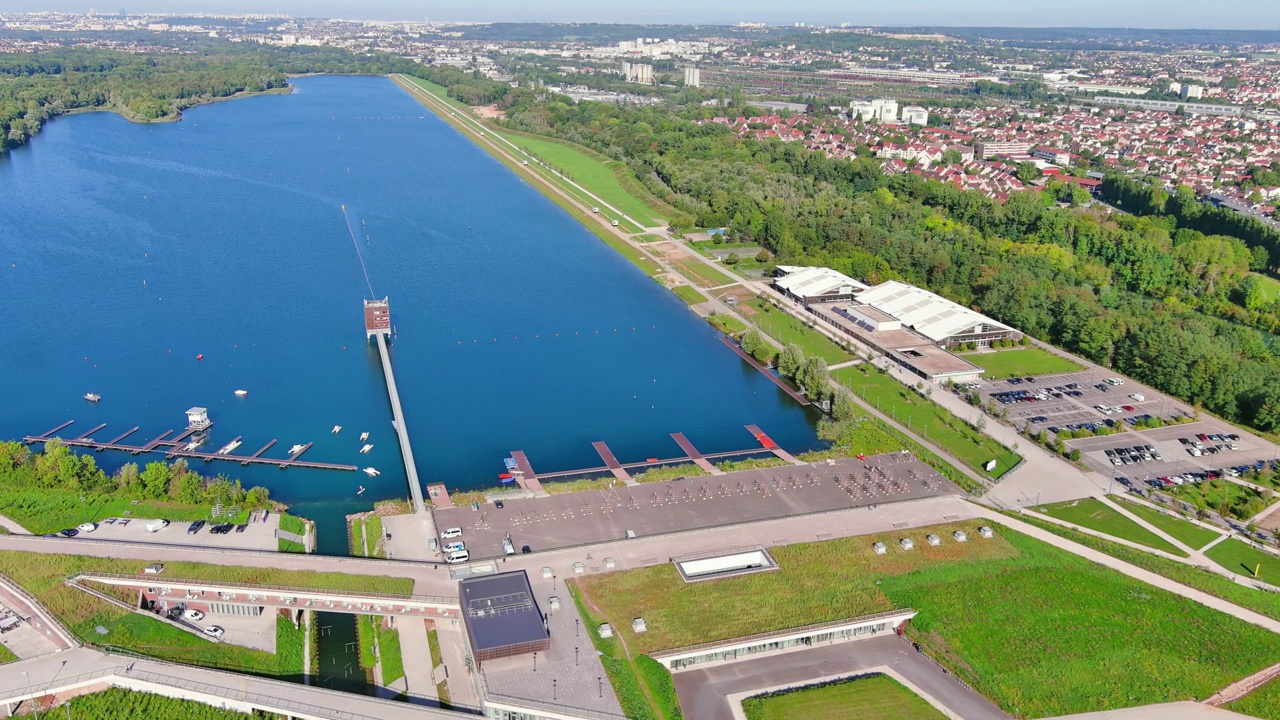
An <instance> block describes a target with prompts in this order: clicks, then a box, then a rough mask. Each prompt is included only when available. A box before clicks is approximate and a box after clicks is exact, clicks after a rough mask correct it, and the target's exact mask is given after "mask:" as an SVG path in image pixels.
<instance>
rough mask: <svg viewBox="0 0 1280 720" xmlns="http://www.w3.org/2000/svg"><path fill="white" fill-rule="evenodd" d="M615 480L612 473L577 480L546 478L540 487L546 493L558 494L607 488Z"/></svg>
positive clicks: (611, 485)
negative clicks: (606, 475) (605, 475)
mask: <svg viewBox="0 0 1280 720" xmlns="http://www.w3.org/2000/svg"><path fill="white" fill-rule="evenodd" d="M617 482H618V479H617V478H615V477H614V476H612V475H610V476H608V477H594V478H581V479H578V480H547V481H546V482H544V483H542V489H543V490H546V491H547V494H548V495H559V494H561V493H571V492H583V491H586V490H607V489H608V488H610V487H613V485H615V484H616V483H617Z"/></svg>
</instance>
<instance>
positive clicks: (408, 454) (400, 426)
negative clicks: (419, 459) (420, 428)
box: [374, 333, 428, 513]
mask: <svg viewBox="0 0 1280 720" xmlns="http://www.w3.org/2000/svg"><path fill="white" fill-rule="evenodd" d="M374 337H375V338H377V341H378V354H379V355H381V356H382V374H383V376H384V377H385V378H386V381H387V396H388V397H389V398H390V399H391V417H392V422H393V424H394V425H395V428H396V436H397V437H398V438H399V440H400V455H401V457H403V459H404V471H405V475H406V477H407V479H408V482H409V494H410V495H412V496H413V510H414V512H419V513H426V512H428V509H427V504H426V502H424V501H423V499H422V483H421V482H420V481H419V480H418V466H417V464H416V463H415V462H414V460H413V448H412V447H411V446H410V445H409V431H408V430H407V429H406V428H405V424H404V410H402V409H401V408H400V391H399V390H397V389H396V375H395V373H394V372H392V370H391V351H390V350H388V349H387V338H386V336H385V335H383V334H382V333H376V334H375V335H374Z"/></svg>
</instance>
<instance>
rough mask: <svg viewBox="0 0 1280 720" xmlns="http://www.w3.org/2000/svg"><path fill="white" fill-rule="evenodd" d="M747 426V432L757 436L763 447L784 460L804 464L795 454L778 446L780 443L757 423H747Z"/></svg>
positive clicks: (757, 440)
mask: <svg viewBox="0 0 1280 720" xmlns="http://www.w3.org/2000/svg"><path fill="white" fill-rule="evenodd" d="M746 428H747V432H749V433H751V434H752V436H754V437H755V439H756V442H759V443H760V445H761V447H763V448H765V449H766V450H768V451H769V452H771V453H773V454H774V455H777V456H778V457H780V458H782V459H783V460H786V461H787V462H789V463H791V464H792V465H804V463H803V462H801V461H799V460H797V459H796V458H795V456H794V455H792V454H791V453H789V452H787V451H786V450H783V449H782V448H780V447H778V443H776V442H774V441H773V438H771V437H769V436H768V435H765V434H764V431H763V430H761V429H760V428H759V427H757V426H755V425H747V426H746Z"/></svg>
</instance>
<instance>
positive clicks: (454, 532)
mask: <svg viewBox="0 0 1280 720" xmlns="http://www.w3.org/2000/svg"><path fill="white" fill-rule="evenodd" d="M440 537H442V538H444V539H445V540H449V539H450V538H456V537H462V528H460V527H451V528H445V529H444V530H441V531H440Z"/></svg>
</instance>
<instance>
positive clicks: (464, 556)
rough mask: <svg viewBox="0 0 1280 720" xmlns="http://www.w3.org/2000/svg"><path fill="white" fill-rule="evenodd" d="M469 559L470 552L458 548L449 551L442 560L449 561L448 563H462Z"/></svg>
mask: <svg viewBox="0 0 1280 720" xmlns="http://www.w3.org/2000/svg"><path fill="white" fill-rule="evenodd" d="M470 559H471V553H469V552H467V551H466V550H459V551H457V552H451V553H449V554H448V555H447V556H446V557H445V559H444V561H445V562H447V563H449V564H450V565H456V564H458V563H464V562H466V561H468V560H470Z"/></svg>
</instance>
